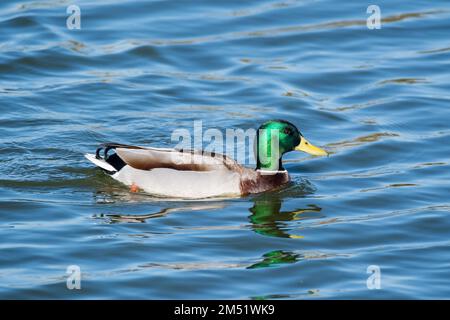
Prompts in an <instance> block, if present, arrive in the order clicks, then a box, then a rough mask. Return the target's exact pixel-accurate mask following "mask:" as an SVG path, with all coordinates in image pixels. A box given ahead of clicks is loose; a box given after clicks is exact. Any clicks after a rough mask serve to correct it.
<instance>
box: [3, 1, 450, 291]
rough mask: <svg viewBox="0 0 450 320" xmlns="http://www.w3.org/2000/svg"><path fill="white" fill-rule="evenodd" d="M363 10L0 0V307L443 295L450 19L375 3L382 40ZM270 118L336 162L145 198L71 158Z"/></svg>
mask: <svg viewBox="0 0 450 320" xmlns="http://www.w3.org/2000/svg"><path fill="white" fill-rule="evenodd" d="M73 3H75V4H77V5H78V6H79V7H80V9H81V29H80V30H69V29H68V28H67V27H66V19H67V17H68V14H67V13H66V9H67V7H68V6H69V5H70V4H73ZM370 4H372V3H369V2H365V1H347V2H342V1H328V0H323V1H320V0H317V1H314V0H310V1H308V0H305V1H300V0H299V1H295V0H285V1H273V0H271V1H261V0H259V1H245V2H244V1H233V0H227V1H225V0H220V1H137V0H135V1H118V0H109V1H95V2H94V1H76V2H72V1H65V0H42V1H2V2H1V3H0V30H1V32H0V167H1V170H0V298H3V299H13V298H19V299H30V298H44V299H46V298H58V299H59V298H64V299H98V298H107V299H115V298H125V299H128V298H140V299H156V298H158V299H171V298H174V299H180V298H189V299H194V298H199V299H201V298H204V299H218V298H225V299H231V298H243V299H270V298H282V299H303V298H312V299H316V298H319V299H320V298H322V299H326V298H337V299H347V298H363V299H379V298H407V299H410V298H413V299H418V298H420V299H425V298H439V299H442V298H450V239H449V235H450V233H449V230H450V217H449V212H450V199H449V194H450V184H449V179H450V174H449V172H450V170H449V169H450V166H449V155H450V144H449V138H450V129H449V123H450V112H449V105H450V94H449V92H450V85H449V82H450V81H449V80H450V76H449V71H450V38H449V31H450V3H449V2H448V1H444V0H440V1H439V0H437V1H398V0H389V1H377V2H376V3H375V4H377V5H379V6H380V9H381V17H382V24H381V29H379V30H369V29H368V28H367V26H366V19H367V18H368V17H369V14H367V13H366V9H367V7H368V6H369V5H370ZM271 118H281V119H285V120H289V121H291V122H293V123H295V124H296V125H297V126H298V127H299V128H300V130H301V131H302V132H303V134H304V135H305V136H306V137H308V138H309V140H310V141H311V142H313V143H316V144H318V145H321V146H324V147H325V148H326V149H327V150H329V151H330V152H331V153H332V154H331V156H330V157H322V158H314V157H311V156H307V155H306V154H300V153H292V154H289V155H288V156H287V157H285V159H284V160H285V167H286V169H288V171H289V172H290V174H291V177H292V180H293V181H292V183H291V184H290V185H289V186H286V187H285V188H283V189H281V190H277V191H274V192H269V193H266V194H262V195H256V196H249V197H244V198H239V199H229V200H210V201H169V200H165V199H155V198H153V197H151V196H148V195H146V194H142V193H130V192H129V190H128V188H126V187H124V186H122V185H121V184H119V183H117V182H114V181H113V180H112V179H111V178H110V177H108V176H107V175H105V174H104V173H103V172H101V171H100V170H98V169H96V168H94V166H93V165H91V164H90V163H88V161H86V159H84V157H83V154H84V153H86V152H92V151H94V150H95V148H96V146H97V145H98V144H99V143H102V142H106V141H116V142H121V143H128V144H137V145H149V146H156V147H173V146H174V143H173V142H172V141H171V139H170V138H171V133H172V131H173V130H175V129H176V128H187V129H192V124H193V121H194V120H201V121H203V125H204V127H205V128H218V129H220V130H223V131H225V130H226V129H227V128H244V129H247V128H257V127H258V126H259V125H260V124H261V123H262V122H263V121H265V120H267V119H271ZM70 265H77V266H79V267H80V269H81V275H82V276H81V290H76V289H74V290H69V289H68V288H67V286H66V280H67V277H68V274H67V273H66V270H67V267H68V266H70ZM370 265H375V266H378V267H379V268H380V271H381V277H380V278H379V279H380V285H381V288H380V289H378V290H377V289H373V290H369V289H368V287H367V283H366V281H367V279H368V277H369V276H370V274H368V273H367V268H368V267H369V266H370Z"/></svg>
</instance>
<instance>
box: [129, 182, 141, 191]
mask: <svg viewBox="0 0 450 320" xmlns="http://www.w3.org/2000/svg"><path fill="white" fill-rule="evenodd" d="M130 192H139V187H138V186H137V185H135V184H134V183H132V184H131V186H130Z"/></svg>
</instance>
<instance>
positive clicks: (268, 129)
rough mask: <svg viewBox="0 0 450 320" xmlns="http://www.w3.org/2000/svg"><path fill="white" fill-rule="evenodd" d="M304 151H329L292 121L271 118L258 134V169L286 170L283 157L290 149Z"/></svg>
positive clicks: (317, 153) (323, 153)
mask: <svg viewBox="0 0 450 320" xmlns="http://www.w3.org/2000/svg"><path fill="white" fill-rule="evenodd" d="M294 150H296V151H303V152H306V153H309V154H312V155H315V156H326V155H328V153H327V152H326V151H325V150H323V149H321V148H319V147H316V146H314V145H312V144H311V143H310V142H309V141H308V140H306V139H305V137H303V135H302V134H301V133H300V131H299V130H298V129H297V127H296V126H294V125H293V124H292V123H290V122H288V121H285V120H270V121H267V122H265V123H263V124H262V125H261V126H260V127H259V129H258V132H257V136H256V151H257V154H256V159H257V161H256V169H259V170H266V171H279V170H284V168H283V166H282V163H281V158H282V156H283V154H285V153H286V152H289V151H294Z"/></svg>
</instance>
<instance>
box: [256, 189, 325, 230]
mask: <svg viewBox="0 0 450 320" xmlns="http://www.w3.org/2000/svg"><path fill="white" fill-rule="evenodd" d="M282 204H283V199H282V197H280V196H277V195H274V194H263V195H260V196H258V197H256V198H255V199H254V204H253V207H251V208H250V209H249V210H250V212H251V213H252V214H251V215H250V216H249V220H250V222H251V225H252V229H253V230H254V231H255V232H256V233H258V234H262V235H265V236H271V237H281V238H302V236H299V235H295V234H291V233H289V231H290V230H289V221H294V220H304V219H314V218H318V217H317V215H316V214H315V213H317V212H320V211H321V210H322V208H320V207H318V206H316V205H313V204H311V205H307V207H306V208H300V209H295V210H292V211H281V207H282Z"/></svg>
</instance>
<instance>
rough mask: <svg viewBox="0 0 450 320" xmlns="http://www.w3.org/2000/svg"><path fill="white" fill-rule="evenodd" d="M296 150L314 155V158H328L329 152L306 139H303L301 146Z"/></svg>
mask: <svg viewBox="0 0 450 320" xmlns="http://www.w3.org/2000/svg"><path fill="white" fill-rule="evenodd" d="M295 150H297V151H303V152H306V153H309V154H312V155H313V156H327V155H328V152H326V151H325V150H323V149H321V148H319V147H316V146H315V145H313V144H311V143H310V142H309V141H308V140H306V139H305V138H304V137H302V140H301V142H300V144H299V145H298V146H296V147H295Z"/></svg>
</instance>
